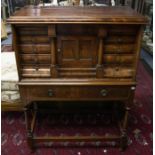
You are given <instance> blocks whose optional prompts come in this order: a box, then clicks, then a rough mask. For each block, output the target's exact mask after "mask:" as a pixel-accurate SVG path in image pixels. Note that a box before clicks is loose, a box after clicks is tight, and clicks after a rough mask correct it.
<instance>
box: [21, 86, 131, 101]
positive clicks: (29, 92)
mask: <svg viewBox="0 0 155 155" xmlns="http://www.w3.org/2000/svg"><path fill="white" fill-rule="evenodd" d="M130 90H131V88H130V87H129V86H50V85H47V86H45V85H44V86H43V85H37V86H36V85H33V86H32V85H30V86H20V91H21V93H22V92H23V93H25V97H26V96H28V97H29V100H30V101H40V100H117V99H119V100H120V99H128V97H129V96H130ZM23 96H24V95H23Z"/></svg>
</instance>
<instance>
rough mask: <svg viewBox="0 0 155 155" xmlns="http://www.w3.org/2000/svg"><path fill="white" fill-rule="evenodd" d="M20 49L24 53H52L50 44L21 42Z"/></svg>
mask: <svg viewBox="0 0 155 155" xmlns="http://www.w3.org/2000/svg"><path fill="white" fill-rule="evenodd" d="M19 50H20V52H21V53H23V54H27V53H30V54H31V53H32V54H33V53H39V54H50V44H40V45H38V44H21V45H19Z"/></svg>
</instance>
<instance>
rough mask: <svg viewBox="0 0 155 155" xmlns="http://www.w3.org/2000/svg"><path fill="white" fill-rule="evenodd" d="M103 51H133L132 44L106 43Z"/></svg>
mask: <svg viewBox="0 0 155 155" xmlns="http://www.w3.org/2000/svg"><path fill="white" fill-rule="evenodd" d="M104 51H105V53H107V54H108V53H134V44H107V45H105V48H104Z"/></svg>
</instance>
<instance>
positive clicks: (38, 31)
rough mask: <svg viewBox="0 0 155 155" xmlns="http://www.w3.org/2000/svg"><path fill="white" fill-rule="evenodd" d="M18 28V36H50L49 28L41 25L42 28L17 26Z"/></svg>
mask: <svg viewBox="0 0 155 155" xmlns="http://www.w3.org/2000/svg"><path fill="white" fill-rule="evenodd" d="M16 27H17V28H18V34H19V35H24V36H27V35H34V36H38V35H48V27H47V26H46V25H41V26H37V25H35V26H34V25H26V26H25V25H21V26H20V25H19V26H16Z"/></svg>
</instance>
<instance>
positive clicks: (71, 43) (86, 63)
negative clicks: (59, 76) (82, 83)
mask: <svg viewBox="0 0 155 155" xmlns="http://www.w3.org/2000/svg"><path fill="white" fill-rule="evenodd" d="M97 49H98V41H97V39H96V38H95V37H91V36H75V37H74V36H58V37H57V54H58V64H59V67H61V68H94V67H95V66H96V61H97Z"/></svg>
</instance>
